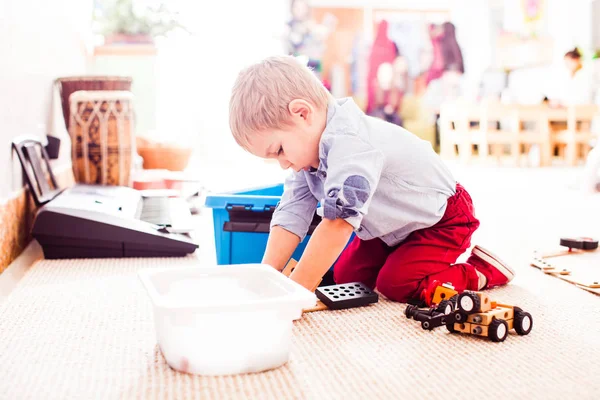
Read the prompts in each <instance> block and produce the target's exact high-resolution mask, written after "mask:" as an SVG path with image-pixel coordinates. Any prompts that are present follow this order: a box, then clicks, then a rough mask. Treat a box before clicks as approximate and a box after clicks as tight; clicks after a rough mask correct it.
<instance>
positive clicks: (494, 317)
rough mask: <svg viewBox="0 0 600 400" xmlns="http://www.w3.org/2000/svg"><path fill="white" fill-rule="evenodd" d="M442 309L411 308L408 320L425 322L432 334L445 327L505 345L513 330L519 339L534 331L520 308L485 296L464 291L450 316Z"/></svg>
mask: <svg viewBox="0 0 600 400" xmlns="http://www.w3.org/2000/svg"><path fill="white" fill-rule="evenodd" d="M447 310H448V309H445V310H441V309H440V308H439V305H438V306H437V307H431V308H430V309H429V310H420V309H419V308H418V307H415V306H411V305H409V306H407V308H406V310H405V314H406V316H407V318H414V319H415V320H417V321H421V327H422V328H423V329H427V330H431V329H434V328H436V327H438V326H441V325H445V326H446V328H447V329H448V331H450V332H452V333H455V332H462V333H469V334H472V335H478V336H484V337H488V338H490V340H492V341H493V342H503V341H504V340H505V339H506V338H507V336H508V332H509V331H510V330H511V329H514V330H515V331H516V332H517V334H519V335H527V334H529V332H531V329H532V328H533V318H532V317H531V314H529V313H528V312H525V311H523V310H522V309H520V308H519V307H515V306H510V305H507V304H499V303H496V302H495V301H492V300H491V299H490V297H489V296H488V295H487V294H485V293H481V292H474V291H467V290H466V291H464V292H463V293H461V294H459V295H458V296H457V298H456V308H455V309H454V310H453V311H451V312H449V313H446V311H447Z"/></svg>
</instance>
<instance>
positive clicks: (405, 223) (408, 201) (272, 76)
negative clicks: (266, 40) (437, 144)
mask: <svg viewBox="0 0 600 400" xmlns="http://www.w3.org/2000/svg"><path fill="white" fill-rule="evenodd" d="M229 111H230V127H231V131H232V133H233V135H234V137H235V139H236V141H237V143H238V144H239V145H240V146H242V147H243V148H245V149H246V150H248V151H250V152H251V153H252V154H254V155H256V156H258V157H262V158H267V159H275V160H277V161H278V162H279V164H280V165H281V167H282V168H284V169H288V168H291V169H292V170H293V171H294V172H293V174H292V176H291V177H290V178H289V179H288V180H287V182H286V185H285V186H286V190H285V192H284V194H283V196H282V199H281V202H280V203H279V205H278V206H277V209H276V211H275V212H274V214H273V218H272V222H271V233H270V235H269V240H268V243H267V248H266V251H265V254H264V258H263V263H265V264H269V265H271V266H273V267H274V268H276V269H277V270H282V269H283V268H284V266H285V264H286V263H287V261H288V259H289V258H290V256H291V254H292V253H293V252H294V250H295V248H296V246H297V245H298V244H299V243H300V242H301V240H302V239H303V238H304V237H305V235H306V232H307V230H308V227H309V225H310V222H311V220H312V218H313V215H314V212H315V209H316V208H317V203H318V202H320V204H321V207H320V208H319V210H317V213H318V214H319V215H321V216H322V217H323V218H322V221H321V223H320V224H319V225H318V227H317V228H316V229H315V231H314V233H313V234H312V236H311V239H310V241H309V243H308V245H307V247H306V249H305V251H304V253H303V255H302V258H301V259H300V261H299V262H298V265H297V266H296V269H295V270H294V272H293V273H292V275H291V276H290V277H291V279H293V280H294V281H296V282H298V283H299V284H301V285H303V286H304V287H306V288H312V287H314V286H315V284H316V283H317V282H319V279H321V277H322V276H323V275H324V274H325V272H327V270H328V269H329V268H330V266H331V265H332V264H333V263H334V262H335V261H336V259H338V256H339V259H338V260H337V262H336V264H335V268H334V279H335V281H336V283H338V284H340V283H348V282H353V281H359V282H363V283H364V284H366V285H368V286H370V287H371V288H375V287H376V288H377V289H378V291H379V292H380V293H381V294H383V295H384V296H386V297H388V298H389V299H391V300H395V301H400V302H406V301H407V300H409V299H413V298H416V299H419V298H420V299H421V300H425V299H424V298H423V296H424V293H427V289H428V287H429V286H430V285H433V284H434V281H439V282H442V283H443V282H452V284H453V285H454V286H455V288H456V289H457V290H459V291H462V290H464V289H470V290H479V289H483V288H491V287H494V286H499V285H503V284H506V283H508V282H509V281H510V280H512V278H513V276H514V272H513V271H512V270H511V269H510V268H509V267H508V266H507V265H505V264H504V263H503V262H502V261H500V260H499V259H498V258H497V257H494V256H493V255H492V254H491V253H489V252H488V251H486V250H484V249H482V248H481V247H477V246H476V247H475V248H474V249H473V251H472V254H471V256H470V258H469V259H468V261H467V262H466V263H463V264H453V263H454V262H456V259H457V258H458V257H459V255H460V254H462V253H463V252H465V251H466V250H467V249H468V248H469V247H470V238H471V235H472V234H473V232H474V231H475V230H476V229H477V228H478V226H479V221H478V220H477V218H475V215H474V211H473V204H472V202H471V197H470V196H469V194H468V193H467V192H466V190H465V189H464V188H463V187H462V186H461V185H460V184H457V183H456V182H455V180H454V179H453V178H452V175H451V173H450V172H449V171H448V169H447V168H446V166H445V165H444V164H443V163H442V161H441V159H440V158H439V157H438V155H437V154H436V153H435V152H434V151H433V150H432V148H431V146H430V144H429V143H427V142H425V141H423V140H421V139H419V138H417V137H416V136H414V135H413V134H411V133H410V132H408V131H406V130H405V129H403V128H401V127H398V126H396V125H393V124H389V123H387V122H385V121H382V120H379V119H376V118H373V117H369V116H366V115H365V114H364V113H363V112H362V111H361V110H360V109H359V108H358V107H357V106H356V104H355V103H354V102H353V101H352V100H351V99H342V100H339V101H336V100H334V99H333V98H332V97H331V95H330V94H329V92H328V91H327V90H326V89H325V88H324V87H323V85H322V84H321V83H320V82H319V81H318V80H317V79H316V77H315V76H314V75H313V73H312V72H311V71H310V70H309V69H308V68H307V67H305V66H303V65H301V64H300V63H299V62H298V61H297V60H296V59H294V58H293V57H271V58H268V59H265V60H263V61H262V62H260V63H257V64H255V65H253V66H250V67H248V68H246V69H245V70H243V71H242V72H241V73H240V75H239V76H238V79H237V81H236V83H235V85H234V87H233V90H232V95H231V100H230V110H229ZM352 232H355V233H356V237H355V239H354V240H353V241H352V243H350V244H349V245H348V247H347V248H346V249H345V250H344V247H345V246H346V244H347V242H348V240H349V239H350V237H351V235H352ZM342 251H343V252H342ZM340 254H341V255H340Z"/></svg>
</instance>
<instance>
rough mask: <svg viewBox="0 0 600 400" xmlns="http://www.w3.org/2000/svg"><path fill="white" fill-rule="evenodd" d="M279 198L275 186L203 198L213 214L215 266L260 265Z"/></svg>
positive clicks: (278, 187)
mask: <svg viewBox="0 0 600 400" xmlns="http://www.w3.org/2000/svg"><path fill="white" fill-rule="evenodd" d="M282 194H283V184H278V185H274V186H266V187H261V188H256V189H250V190H244V191H241V192H232V193H223V194H211V195H208V196H207V197H206V206H207V207H210V208H212V210H213V226H214V234H215V247H216V251H217V264H219V265H223V264H245V263H260V262H261V260H262V257H263V254H264V252H265V248H266V246H267V239H268V237H269V225H270V221H271V216H272V213H273V211H274V210H275V207H277V204H278V203H279V201H280V200H281V195H282ZM315 222H316V220H315V221H313V223H315ZM313 225H314V224H313ZM309 232H312V230H309ZM309 238H310V235H307V236H306V238H304V240H303V241H302V243H300V245H299V246H298V248H296V251H295V252H294V254H293V255H292V258H294V259H296V260H299V259H300V256H301V255H302V252H303V251H304V248H305V247H306V244H307V242H308V239H309Z"/></svg>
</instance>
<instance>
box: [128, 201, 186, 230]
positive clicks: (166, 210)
mask: <svg viewBox="0 0 600 400" xmlns="http://www.w3.org/2000/svg"><path fill="white" fill-rule="evenodd" d="M191 218H192V214H191V213H190V210H189V205H188V204H187V202H186V201H185V200H183V199H181V198H173V197H142V199H141V212H140V213H139V219H140V220H141V221H144V222H148V223H151V224H154V225H161V226H164V227H166V228H169V229H168V231H170V232H178V233H185V232H189V231H190V230H192V226H191V225H192V221H191Z"/></svg>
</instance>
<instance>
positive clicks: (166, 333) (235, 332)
mask: <svg viewBox="0 0 600 400" xmlns="http://www.w3.org/2000/svg"><path fill="white" fill-rule="evenodd" d="M139 277H140V279H141V281H142V283H143V284H144V286H145V287H146V290H147V291H148V295H149V296H150V299H151V301H152V303H153V305H154V324H155V328H156V336H157V340H158V344H159V346H160V349H161V351H162V353H163V355H164V357H165V359H166V360H167V363H168V364H169V365H170V366H171V367H172V368H174V369H176V370H179V371H182V372H189V373H192V374H199V375H229V374H239V373H246V372H259V371H264V370H267V369H271V368H276V367H279V366H281V365H283V364H285V363H286V362H287V360H288V358H289V353H290V341H291V331H292V325H293V320H294V319H296V318H298V317H299V316H301V315H302V309H303V308H307V307H311V306H313V305H314V304H315V303H316V297H315V295H314V293H312V292H310V291H309V290H307V289H305V288H304V287H302V286H300V285H299V284H297V283H296V282H294V281H292V280H291V279H289V278H287V277H285V276H284V275H283V274H281V273H279V272H277V271H275V270H274V269H273V268H272V267H270V266H268V265H260V264H244V265H227V266H219V267H210V268H201V267H185V268H165V269H147V270H143V271H140V272H139Z"/></svg>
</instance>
